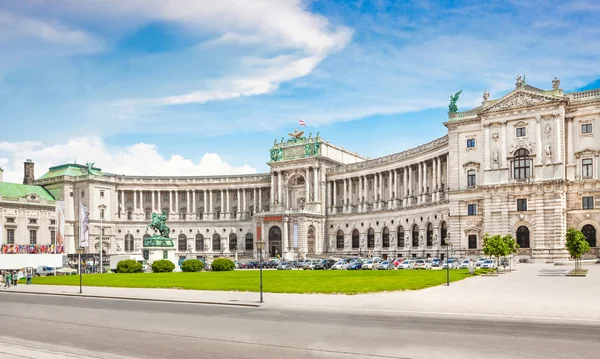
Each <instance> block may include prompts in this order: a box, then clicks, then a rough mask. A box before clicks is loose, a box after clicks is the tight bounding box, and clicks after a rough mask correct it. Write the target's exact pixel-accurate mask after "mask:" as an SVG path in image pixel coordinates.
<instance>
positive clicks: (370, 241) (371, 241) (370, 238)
mask: <svg viewBox="0 0 600 359" xmlns="http://www.w3.org/2000/svg"><path fill="white" fill-rule="evenodd" d="M367 247H368V248H375V230H374V229H373V228H369V231H368V232H367Z"/></svg>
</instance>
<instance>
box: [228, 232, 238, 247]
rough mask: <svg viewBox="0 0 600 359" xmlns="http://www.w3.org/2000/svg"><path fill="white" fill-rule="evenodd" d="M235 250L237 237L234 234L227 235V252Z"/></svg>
mask: <svg viewBox="0 0 600 359" xmlns="http://www.w3.org/2000/svg"><path fill="white" fill-rule="evenodd" d="M236 249H237V236H236V235H235V233H231V234H230V235H229V250H230V251H234V250H236Z"/></svg>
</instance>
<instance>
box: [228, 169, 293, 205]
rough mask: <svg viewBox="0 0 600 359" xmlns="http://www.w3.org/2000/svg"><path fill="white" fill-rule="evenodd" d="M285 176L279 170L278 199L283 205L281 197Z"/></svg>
mask: <svg viewBox="0 0 600 359" xmlns="http://www.w3.org/2000/svg"><path fill="white" fill-rule="evenodd" d="M282 177H283V176H281V171H279V172H277V201H278V203H279V204H280V205H283V199H282V198H281V197H282V196H283V191H282V189H283V188H282V184H283V178H282ZM238 201H239V197H238Z"/></svg>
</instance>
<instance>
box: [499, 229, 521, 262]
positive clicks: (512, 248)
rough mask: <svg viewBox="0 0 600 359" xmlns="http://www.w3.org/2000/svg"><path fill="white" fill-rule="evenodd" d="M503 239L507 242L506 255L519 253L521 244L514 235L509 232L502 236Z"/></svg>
mask: <svg viewBox="0 0 600 359" xmlns="http://www.w3.org/2000/svg"><path fill="white" fill-rule="evenodd" d="M502 239H503V240H504V242H506V253H504V257H509V256H511V255H513V254H515V253H517V251H518V250H519V248H520V246H519V244H518V243H517V241H516V240H515V238H514V237H513V236H512V235H510V234H507V235H505V236H504V237H502Z"/></svg>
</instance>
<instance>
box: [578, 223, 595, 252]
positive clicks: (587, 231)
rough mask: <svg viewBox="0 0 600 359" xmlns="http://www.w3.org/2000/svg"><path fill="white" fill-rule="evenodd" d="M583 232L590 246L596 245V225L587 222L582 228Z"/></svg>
mask: <svg viewBox="0 0 600 359" xmlns="http://www.w3.org/2000/svg"><path fill="white" fill-rule="evenodd" d="M581 233H583V235H584V236H585V239H586V240H587V242H588V244H589V245H590V247H596V227H594V226H592V225H591V224H586V225H585V226H583V228H581Z"/></svg>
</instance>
